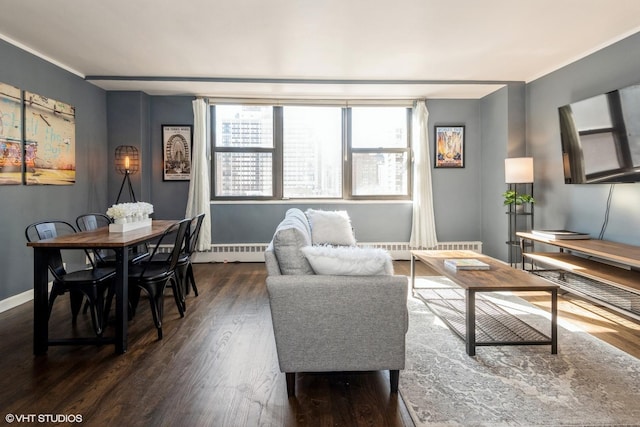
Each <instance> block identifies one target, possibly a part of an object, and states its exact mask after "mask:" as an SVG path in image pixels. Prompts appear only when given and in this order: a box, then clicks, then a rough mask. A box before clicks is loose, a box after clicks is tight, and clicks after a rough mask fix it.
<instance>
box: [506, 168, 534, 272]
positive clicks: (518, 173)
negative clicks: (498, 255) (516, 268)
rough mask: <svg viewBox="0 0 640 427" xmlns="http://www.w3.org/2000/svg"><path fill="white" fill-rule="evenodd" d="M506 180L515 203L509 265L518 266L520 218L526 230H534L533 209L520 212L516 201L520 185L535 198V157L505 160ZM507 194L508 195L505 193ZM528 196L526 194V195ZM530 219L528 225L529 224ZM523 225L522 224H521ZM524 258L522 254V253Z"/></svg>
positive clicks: (520, 248)
mask: <svg viewBox="0 0 640 427" xmlns="http://www.w3.org/2000/svg"><path fill="white" fill-rule="evenodd" d="M504 180H505V182H506V183H507V184H508V191H513V197H514V203H512V204H510V205H509V211H508V212H507V214H508V215H509V240H508V241H507V244H508V245H509V264H510V265H514V264H517V261H516V259H517V255H518V250H520V252H521V251H522V249H523V248H522V247H521V246H520V242H519V241H518V239H517V238H516V233H517V232H518V231H519V230H518V217H519V216H520V218H523V219H524V225H525V228H527V229H528V230H531V229H532V228H533V207H532V208H531V210H530V211H529V212H524V211H522V212H518V209H516V208H517V204H516V203H515V200H517V198H518V194H519V193H518V185H520V186H521V187H524V189H525V192H526V191H527V190H528V192H529V195H530V196H533V157H514V158H509V159H505V160H504ZM505 194H506V193H505ZM524 194H526V193H524ZM527 219H528V221H529V222H528V224H527V222H526V221H527ZM521 225H522V224H521ZM520 258H522V253H520ZM523 267H524V266H523Z"/></svg>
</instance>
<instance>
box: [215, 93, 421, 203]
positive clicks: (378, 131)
mask: <svg viewBox="0 0 640 427" xmlns="http://www.w3.org/2000/svg"><path fill="white" fill-rule="evenodd" d="M410 112H411V110H410V109H408V108H406V107H395V106H394V107H389V106H371V107H368V106H367V107H345V106H327V105H311V106H300V105H285V106H265V105H225V104H220V105H215V106H213V107H212V121H213V123H214V126H213V128H214V135H213V155H214V160H213V170H214V174H213V176H214V185H213V192H214V194H213V197H214V198H217V199H221V198H233V199H311V198H342V199H350V198H364V199H375V198H383V199H408V198H409V197H410V185H409V183H410V178H411V177H410V167H409V165H410V151H409V146H410V137H409V132H408V129H410Z"/></svg>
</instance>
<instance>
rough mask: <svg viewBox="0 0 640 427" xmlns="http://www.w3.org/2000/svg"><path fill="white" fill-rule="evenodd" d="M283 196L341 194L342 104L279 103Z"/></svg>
mask: <svg viewBox="0 0 640 427" xmlns="http://www.w3.org/2000/svg"><path fill="white" fill-rule="evenodd" d="M282 116H283V117H282V122H283V141H282V163H283V164H282V169H283V170H282V177H283V179H282V184H283V196H284V197H285V198H290V199H293V198H319V197H324V198H336V197H342V108H339V107H283V113H282Z"/></svg>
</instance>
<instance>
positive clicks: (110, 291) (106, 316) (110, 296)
mask: <svg viewBox="0 0 640 427" xmlns="http://www.w3.org/2000/svg"><path fill="white" fill-rule="evenodd" d="M115 295H116V292H115V289H114V287H113V285H112V284H111V285H109V288H108V290H107V299H106V300H105V303H104V315H103V317H104V319H103V320H102V324H103V325H105V326H106V325H107V323H108V322H109V312H110V311H111V303H112V302H113V298H114V297H115Z"/></svg>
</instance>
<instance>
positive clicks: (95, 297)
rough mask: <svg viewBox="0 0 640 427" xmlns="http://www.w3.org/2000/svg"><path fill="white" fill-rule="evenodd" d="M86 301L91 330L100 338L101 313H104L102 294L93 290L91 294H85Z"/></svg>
mask: <svg viewBox="0 0 640 427" xmlns="http://www.w3.org/2000/svg"><path fill="white" fill-rule="evenodd" d="M87 301H88V302H89V310H91V323H93V330H94V331H95V333H96V335H97V336H99V337H101V336H102V332H103V330H104V328H103V323H102V322H103V311H104V307H103V304H104V297H103V294H102V292H100V291H98V290H97V289H93V290H92V292H91V294H87Z"/></svg>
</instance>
